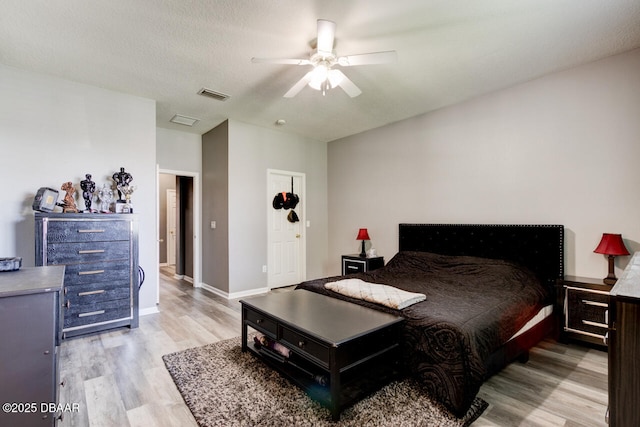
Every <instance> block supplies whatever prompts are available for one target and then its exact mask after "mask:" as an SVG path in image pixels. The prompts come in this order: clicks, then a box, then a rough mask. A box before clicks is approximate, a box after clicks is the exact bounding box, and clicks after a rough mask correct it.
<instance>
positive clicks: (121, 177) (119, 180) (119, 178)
mask: <svg viewBox="0 0 640 427" xmlns="http://www.w3.org/2000/svg"><path fill="white" fill-rule="evenodd" d="M111 178H113V180H114V182H115V183H116V188H117V189H118V201H119V202H124V201H125V199H123V198H122V190H121V188H123V187H128V186H129V183H131V181H133V176H131V174H130V173H129V172H125V170H124V168H120V172H116V173H114V174H113V176H112V177H111Z"/></svg>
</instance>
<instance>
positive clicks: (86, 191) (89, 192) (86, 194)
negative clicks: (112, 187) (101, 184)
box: [80, 174, 96, 212]
mask: <svg viewBox="0 0 640 427" xmlns="http://www.w3.org/2000/svg"><path fill="white" fill-rule="evenodd" d="M85 178H86V179H83V180H82V181H80V188H82V197H83V198H84V206H85V208H86V209H85V212H92V210H91V202H92V200H93V193H94V192H95V191H96V183H95V182H93V181H92V180H91V174H86V175H85Z"/></svg>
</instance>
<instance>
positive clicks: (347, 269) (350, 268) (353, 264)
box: [343, 259, 367, 274]
mask: <svg viewBox="0 0 640 427" xmlns="http://www.w3.org/2000/svg"><path fill="white" fill-rule="evenodd" d="M343 266H344V274H352V273H364V272H365V271H366V267H367V264H366V263H365V262H364V261H354V260H351V259H345V260H344V261H343Z"/></svg>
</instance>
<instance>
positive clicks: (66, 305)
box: [64, 300, 71, 308]
mask: <svg viewBox="0 0 640 427" xmlns="http://www.w3.org/2000/svg"><path fill="white" fill-rule="evenodd" d="M64 306H65V307H67V308H71V300H67V303H66V304H65V305H64Z"/></svg>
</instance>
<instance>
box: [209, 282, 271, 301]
mask: <svg viewBox="0 0 640 427" xmlns="http://www.w3.org/2000/svg"><path fill="white" fill-rule="evenodd" d="M198 287H199V288H202V289H204V290H206V291H209V292H211V293H213V294H215V295H218V296H219V297H222V298H224V299H228V300H231V299H237V298H244V297H250V296H254V295H260V294H266V293H267V292H269V288H257V289H249V290H248V291H242V292H233V293H231V294H230V293H228V292H225V291H222V290H220V289H218V288H216V287H213V286H211V285H207V284H206V283H200V286H198Z"/></svg>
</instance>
